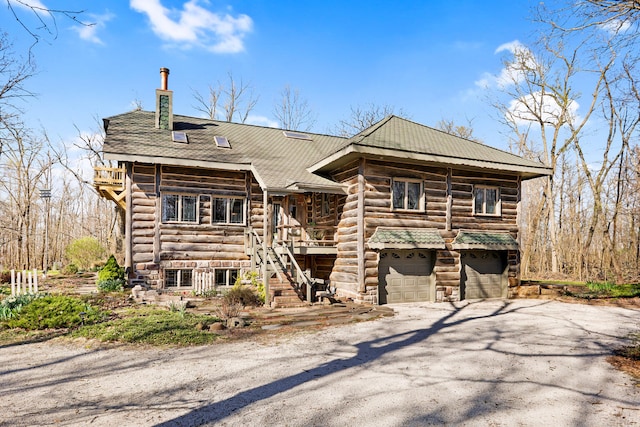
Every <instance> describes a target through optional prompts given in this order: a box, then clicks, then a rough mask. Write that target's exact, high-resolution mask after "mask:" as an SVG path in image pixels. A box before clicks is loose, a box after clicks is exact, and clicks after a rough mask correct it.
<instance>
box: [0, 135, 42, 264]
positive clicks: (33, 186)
mask: <svg viewBox="0 0 640 427" xmlns="http://www.w3.org/2000/svg"><path fill="white" fill-rule="evenodd" d="M8 133H9V135H11V137H12V139H13V140H12V141H11V143H10V144H8V145H7V150H6V151H5V156H4V159H3V161H2V163H0V165H2V167H1V168H0V169H1V170H3V176H2V179H0V196H2V197H3V198H5V200H4V203H6V204H7V206H9V209H10V210H9V216H8V217H5V218H3V223H4V224H3V226H2V230H3V231H4V232H6V233H7V234H8V235H7V236H6V237H5V238H4V239H2V240H7V241H8V242H9V243H8V244H9V245H11V246H13V248H14V249H13V250H12V254H13V258H12V259H10V260H9V262H10V263H11V264H12V265H13V266H18V267H20V268H30V267H33V266H34V265H35V264H34V263H35V261H36V242H37V239H36V226H37V223H38V222H37V218H38V217H40V218H42V216H38V215H37V213H36V212H34V207H35V206H37V204H36V200H37V197H38V194H37V189H38V187H39V186H40V185H42V184H43V183H44V181H43V178H44V177H45V174H46V173H47V172H48V171H49V169H50V168H51V166H52V162H51V161H50V159H48V158H47V156H46V155H45V154H44V153H43V150H42V148H43V143H42V141H40V140H39V139H37V138H35V137H34V136H33V135H32V134H31V133H30V132H29V131H28V130H25V129H24V128H22V127H18V128H13V127H10V128H8Z"/></svg>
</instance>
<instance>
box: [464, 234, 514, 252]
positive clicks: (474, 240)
mask: <svg viewBox="0 0 640 427" xmlns="http://www.w3.org/2000/svg"><path fill="white" fill-rule="evenodd" d="M452 247H453V249H455V250H465V249H484V250H517V249H518V248H519V245H518V242H517V241H516V239H514V238H513V237H512V236H511V234H509V233H500V232H488V231H466V230H461V231H459V232H458V235H457V236H456V238H455V239H454V240H453V244H452Z"/></svg>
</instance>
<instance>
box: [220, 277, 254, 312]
mask: <svg viewBox="0 0 640 427" xmlns="http://www.w3.org/2000/svg"><path fill="white" fill-rule="evenodd" d="M222 299H223V302H224V303H225V304H227V305H229V306H233V305H235V304H239V305H242V306H247V305H254V306H255V305H261V304H262V301H260V297H259V296H258V294H257V292H256V288H255V287H254V286H251V285H243V284H242V283H241V282H239V281H238V282H236V284H235V285H233V288H231V289H229V291H227V293H225V294H224V296H223V297H222Z"/></svg>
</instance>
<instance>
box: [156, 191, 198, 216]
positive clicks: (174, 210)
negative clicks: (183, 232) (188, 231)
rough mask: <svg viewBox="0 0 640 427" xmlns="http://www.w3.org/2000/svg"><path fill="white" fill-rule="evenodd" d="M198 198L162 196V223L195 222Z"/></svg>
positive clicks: (179, 195)
mask: <svg viewBox="0 0 640 427" xmlns="http://www.w3.org/2000/svg"><path fill="white" fill-rule="evenodd" d="M197 213H198V196H185V195H181V194H163V195H162V222H197V221H198V215H197Z"/></svg>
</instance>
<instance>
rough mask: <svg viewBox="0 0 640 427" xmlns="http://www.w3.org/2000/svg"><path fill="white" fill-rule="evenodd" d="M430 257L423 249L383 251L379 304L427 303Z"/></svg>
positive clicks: (430, 276) (380, 265)
mask: <svg viewBox="0 0 640 427" xmlns="http://www.w3.org/2000/svg"><path fill="white" fill-rule="evenodd" d="M433 261H434V257H433V255H432V254H431V253H430V251H427V250H398V251H383V252H382V253H381V254H380V264H379V266H378V274H379V276H378V277H379V286H380V288H379V295H380V303H381V304H385V303H398V302H418V301H430V300H431V299H432V297H431V295H432V294H433V292H432V290H433V285H432V272H433Z"/></svg>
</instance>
